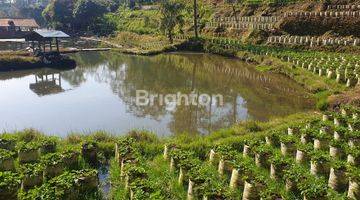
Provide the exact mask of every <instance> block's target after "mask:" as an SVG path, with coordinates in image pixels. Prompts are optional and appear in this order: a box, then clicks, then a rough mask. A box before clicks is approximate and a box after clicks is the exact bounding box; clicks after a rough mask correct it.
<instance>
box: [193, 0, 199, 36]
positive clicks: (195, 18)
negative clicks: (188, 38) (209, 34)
mask: <svg viewBox="0 0 360 200" xmlns="http://www.w3.org/2000/svg"><path fill="white" fill-rule="evenodd" d="M197 11H198V8H197V1H196V0H194V32H195V38H198V37H199V30H198V12H197Z"/></svg>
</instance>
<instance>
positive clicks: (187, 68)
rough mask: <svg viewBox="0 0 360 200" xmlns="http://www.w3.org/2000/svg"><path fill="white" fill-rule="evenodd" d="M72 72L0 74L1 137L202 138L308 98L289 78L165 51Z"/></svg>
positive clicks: (97, 59)
mask: <svg viewBox="0 0 360 200" xmlns="http://www.w3.org/2000/svg"><path fill="white" fill-rule="evenodd" d="M71 56H72V57H73V58H74V59H75V60H76V61H77V64H78V67H77V68H76V69H73V70H68V71H58V70H52V69H39V70H30V71H17V72H4V73H0V113H1V114H0V132H1V131H14V130H22V129H24V128H35V129H38V130H40V131H42V132H45V133H47V134H56V135H60V136H65V135H66V134H68V133H70V132H81V133H88V132H93V131H97V130H105V131H108V132H112V133H114V134H124V133H126V132H128V131H130V130H133V129H138V130H143V129H146V130H150V131H153V132H156V134H158V135H169V134H176V133H181V132H189V133H201V134H206V133H209V132H211V131H212V130H217V129H220V128H225V127H229V126H231V125H232V124H234V123H236V122H239V121H242V120H246V119H255V120H259V121H265V120H268V119H269V118H271V117H276V116H285V115H289V114H291V113H295V112H299V111H303V110H307V109H310V108H311V107H312V100H311V99H309V98H308V94H307V93H306V92H305V91H304V90H303V89H302V88H301V87H300V86H299V85H297V84H296V83H294V82H293V81H291V80H290V79H288V78H286V77H284V76H281V75H277V74H272V73H268V72H258V71H256V70H255V69H254V66H252V65H250V64H247V63H244V62H242V61H238V60H235V59H230V58H223V57H220V56H215V55H210V54H194V53H171V54H162V55H158V56H151V57H142V56H131V55H123V54H118V53H111V52H101V53H99V52H92V53H88V52H87V53H77V54H73V55H71ZM136 90H146V91H148V92H149V93H151V94H176V93H177V92H181V93H183V94H189V93H191V92H193V93H195V94H208V95H211V96H213V95H218V94H221V95H223V98H224V105H222V106H221V105H219V104H216V103H214V102H213V103H212V104H211V105H207V106H202V105H198V106H194V105H191V106H189V105H176V104H174V103H171V102H170V103H168V104H165V105H160V104H159V103H156V102H155V103H154V104H153V105H147V106H139V105H137V104H136V101H135V97H136Z"/></svg>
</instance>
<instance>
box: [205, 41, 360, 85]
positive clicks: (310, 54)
mask: <svg viewBox="0 0 360 200" xmlns="http://www.w3.org/2000/svg"><path fill="white" fill-rule="evenodd" d="M208 41H209V42H210V43H214V44H217V45H219V46H221V47H222V48H224V49H227V50H229V51H230V50H232V51H239V50H242V51H249V52H251V53H254V54H257V55H267V56H273V57H277V58H280V59H282V60H283V61H286V62H291V63H293V66H294V67H301V68H304V69H306V70H309V71H311V72H313V73H314V74H318V75H319V76H326V77H327V78H329V79H333V80H336V82H338V83H341V84H346V86H348V87H353V86H355V85H357V84H359V82H360V81H359V80H360V57H359V56H357V55H354V54H345V53H329V52H316V51H307V52H305V51H293V50H288V49H281V48H275V47H266V46H253V45H244V44H242V43H241V42H240V41H239V40H232V39H226V38H211V39H208Z"/></svg>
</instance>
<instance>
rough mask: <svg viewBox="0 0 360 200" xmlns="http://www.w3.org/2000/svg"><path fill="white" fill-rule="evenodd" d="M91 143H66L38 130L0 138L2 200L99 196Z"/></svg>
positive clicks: (5, 135) (0, 136)
mask: <svg viewBox="0 0 360 200" xmlns="http://www.w3.org/2000/svg"><path fill="white" fill-rule="evenodd" d="M88 144H89V143H83V144H82V145H81V144H78V145H70V144H64V142H63V141H61V140H60V139H59V138H57V137H49V136H44V135H40V134H38V133H37V132H36V131H34V130H25V131H24V133H23V134H6V133H5V134H2V135H0V199H9V200H11V199H81V198H82V197H83V196H84V194H83V192H86V193H88V195H94V196H96V195H98V192H97V185H98V177H97V170H96V169H94V167H93V166H94V165H91V162H90V161H93V160H94V158H93V157H94V155H95V156H96V149H95V151H94V148H91V147H90V148H88V146H89V145H88ZM92 146H94V145H92ZM88 152H91V153H92V154H91V155H89V153H88ZM94 152H95V153H94ZM95 159H96V158H95ZM80 197H81V198H80Z"/></svg>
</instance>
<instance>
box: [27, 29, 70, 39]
mask: <svg viewBox="0 0 360 200" xmlns="http://www.w3.org/2000/svg"><path fill="white" fill-rule="evenodd" d="M69 37H70V36H69V35H68V34H66V33H64V32H62V31H56V30H48V29H38V30H34V31H32V32H31V33H29V34H27V35H26V36H25V40H26V41H36V40H51V39H52V38H69Z"/></svg>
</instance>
